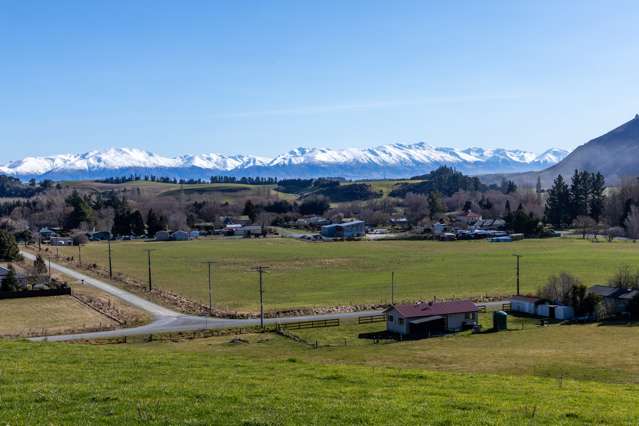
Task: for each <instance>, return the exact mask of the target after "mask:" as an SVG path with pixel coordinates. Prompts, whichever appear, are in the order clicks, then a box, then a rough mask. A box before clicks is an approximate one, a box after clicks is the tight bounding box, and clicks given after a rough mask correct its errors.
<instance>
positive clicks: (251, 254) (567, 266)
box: [61, 238, 639, 310]
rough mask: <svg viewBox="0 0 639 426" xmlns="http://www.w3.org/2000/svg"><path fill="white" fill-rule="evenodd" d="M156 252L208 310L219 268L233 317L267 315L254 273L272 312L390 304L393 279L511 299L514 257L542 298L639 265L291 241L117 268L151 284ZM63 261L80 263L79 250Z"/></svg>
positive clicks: (586, 246) (162, 274)
mask: <svg viewBox="0 0 639 426" xmlns="http://www.w3.org/2000/svg"><path fill="white" fill-rule="evenodd" d="M149 248H150V249H154V250H155V251H153V253H152V258H153V279H154V285H156V286H159V287H161V288H165V289H168V290H172V291H174V292H176V293H179V294H182V295H184V296H186V297H188V298H191V299H194V300H197V301H200V302H202V303H208V286H207V273H206V268H207V266H206V265H205V264H204V262H205V261H208V260H213V261H215V262H216V263H215V266H214V272H213V280H214V290H213V300H214V302H215V303H216V304H217V305H218V306H220V307H222V308H227V309H231V310H255V309H257V307H258V303H259V296H258V292H257V275H256V274H255V272H252V268H253V267H254V266H255V265H258V264H263V265H268V266H270V267H271V269H270V271H269V274H268V275H267V276H266V277H265V280H266V286H265V289H266V293H265V304H266V307H267V309H276V308H291V307H299V306H322V305H323V306H327V305H347V304H348V305H352V304H358V303H387V302H389V299H390V273H391V271H395V273H396V281H397V285H396V299H397V300H401V299H408V300H415V299H420V298H421V299H431V298H432V297H433V296H437V297H451V296H481V295H485V294H488V295H510V294H513V293H514V292H515V260H514V257H513V256H512V255H513V254H515V253H518V254H522V255H523V258H522V261H521V262H522V263H521V284H522V291H523V292H524V293H525V292H530V291H534V290H536V289H537V288H538V287H539V286H540V285H542V284H543V283H545V281H546V280H547V278H548V276H549V275H551V274H556V273H558V272H560V271H569V272H571V273H573V274H575V275H576V276H578V277H579V278H580V279H582V280H583V281H584V283H586V284H594V283H600V282H606V281H607V279H608V278H609V277H610V276H611V275H612V274H613V273H614V271H615V270H616V269H617V268H618V266H619V265H620V264H622V263H627V264H633V263H636V260H637V258H638V255H639V245H637V244H633V243H631V242H614V243H607V242H601V243H592V242H590V241H583V240H578V239H558V238H557V239H543V240H525V241H519V242H515V243H510V244H495V243H489V242H487V241H458V242H449V243H445V242H437V241H359V242H339V243H338V242H336V243H309V242H303V241H296V240H291V239H276V238H271V239H266V240H245V239H239V240H198V241H187V242H162V243H160V242H150V243H143V242H135V241H133V242H117V243H114V244H113V265H114V270H115V271H116V272H121V273H123V274H125V275H127V276H129V277H133V278H135V279H137V280H139V281H142V282H146V279H147V263H146V252H145V249H149ZM82 250H83V252H82V259H83V262H85V263H89V262H90V263H97V264H98V265H100V267H102V268H103V269H106V265H107V246H106V244H104V243H97V244H90V245H88V246H86V247H83V249H82ZM61 252H64V253H66V254H67V255H68V256H76V258H77V249H76V248H66V249H64V250H62V248H61Z"/></svg>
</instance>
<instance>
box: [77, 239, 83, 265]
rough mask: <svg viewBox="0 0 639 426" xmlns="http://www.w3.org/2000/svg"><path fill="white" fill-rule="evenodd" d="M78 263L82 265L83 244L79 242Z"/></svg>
mask: <svg viewBox="0 0 639 426" xmlns="http://www.w3.org/2000/svg"><path fill="white" fill-rule="evenodd" d="M78 264H79V265H82V244H78Z"/></svg>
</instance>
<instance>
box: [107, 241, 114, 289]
mask: <svg viewBox="0 0 639 426" xmlns="http://www.w3.org/2000/svg"><path fill="white" fill-rule="evenodd" d="M107 243H108V245H109V279H110V280H112V279H113V263H112V262H111V238H110V237H109V238H108V239H107Z"/></svg>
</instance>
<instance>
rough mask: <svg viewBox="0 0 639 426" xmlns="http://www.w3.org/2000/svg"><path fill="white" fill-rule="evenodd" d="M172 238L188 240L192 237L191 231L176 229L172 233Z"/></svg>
mask: <svg viewBox="0 0 639 426" xmlns="http://www.w3.org/2000/svg"><path fill="white" fill-rule="evenodd" d="M171 239H172V240H175V241H187V240H190V239H191V233H190V232H187V231H175V232H174V233H173V234H171Z"/></svg>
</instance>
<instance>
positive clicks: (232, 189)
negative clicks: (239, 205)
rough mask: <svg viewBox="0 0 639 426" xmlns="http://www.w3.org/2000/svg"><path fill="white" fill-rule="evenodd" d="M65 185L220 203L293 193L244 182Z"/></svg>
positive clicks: (71, 183)
mask: <svg viewBox="0 0 639 426" xmlns="http://www.w3.org/2000/svg"><path fill="white" fill-rule="evenodd" d="M66 185H68V186H70V187H72V188H76V189H82V190H89V191H95V192H103V191H110V190H115V191H119V190H123V189H126V190H127V191H138V190H139V191H141V192H143V193H145V194H146V195H149V196H154V197H158V196H162V197H166V196H172V197H181V196H184V197H185V199H186V200H188V199H189V197H190V196H192V195H193V196H198V195H207V196H210V197H213V198H215V199H217V200H218V201H220V202H224V201H229V202H231V201H233V200H234V199H237V198H251V197H264V198H273V199H278V198H280V199H286V200H294V199H295V198H296V196H295V195H293V194H286V193H282V192H278V191H276V190H275V188H276V185H247V184H240V183H228V184H227V183H212V184H193V185H180V184H174V183H161V182H147V181H132V182H126V183H122V184H113V183H101V182H95V181H79V182H67V183H66Z"/></svg>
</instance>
